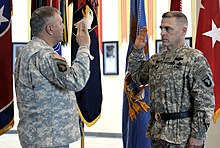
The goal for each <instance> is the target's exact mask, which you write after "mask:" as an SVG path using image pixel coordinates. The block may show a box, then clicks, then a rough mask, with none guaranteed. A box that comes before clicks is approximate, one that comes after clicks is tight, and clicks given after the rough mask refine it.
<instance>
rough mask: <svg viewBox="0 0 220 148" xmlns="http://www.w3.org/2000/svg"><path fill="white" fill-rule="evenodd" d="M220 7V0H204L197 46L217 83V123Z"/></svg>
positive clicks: (219, 112)
mask: <svg viewBox="0 0 220 148" xmlns="http://www.w3.org/2000/svg"><path fill="white" fill-rule="evenodd" d="M219 18H220V9H219V0H212V2H211V3H210V0H202V1H201V8H200V12H199V20H198V27H197V35H196V45H195V47H196V48H197V49H199V50H201V51H202V52H203V53H204V54H205V56H206V58H207V60H208V62H209V64H210V66H211V68H212V72H213V79H214V83H215V87H214V93H215V104H216V106H215V114H214V117H213V120H214V122H215V123H216V120H217V118H218V117H219V116H220V79H218V77H219V75H220V60H219V59H218V58H219V57H220V51H219V49H220V19H219Z"/></svg>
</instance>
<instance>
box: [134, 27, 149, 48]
mask: <svg viewBox="0 0 220 148" xmlns="http://www.w3.org/2000/svg"><path fill="white" fill-rule="evenodd" d="M146 36H147V27H146V26H144V27H143V28H142V29H141V30H140V33H139V35H138V36H137V37H136V40H135V43H134V46H135V47H136V48H138V49H142V48H144V46H145V45H146V43H147V41H146Z"/></svg>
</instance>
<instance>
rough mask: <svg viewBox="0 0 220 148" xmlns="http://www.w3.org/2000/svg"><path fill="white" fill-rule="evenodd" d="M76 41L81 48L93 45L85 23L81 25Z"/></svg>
mask: <svg viewBox="0 0 220 148" xmlns="http://www.w3.org/2000/svg"><path fill="white" fill-rule="evenodd" d="M76 41H77V43H78V44H79V46H90V44H91V41H90V36H89V32H88V29H87V28H86V25H85V23H84V22H83V21H81V22H80V23H79V26H78V29H77V34H76Z"/></svg>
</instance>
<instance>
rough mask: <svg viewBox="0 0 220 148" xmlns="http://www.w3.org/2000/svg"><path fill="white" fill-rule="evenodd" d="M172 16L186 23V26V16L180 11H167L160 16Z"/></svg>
mask: <svg viewBox="0 0 220 148" xmlns="http://www.w3.org/2000/svg"><path fill="white" fill-rule="evenodd" d="M172 17H175V18H176V19H177V20H178V22H180V23H182V24H184V25H186V27H188V20H187V17H186V15H185V14H183V13H182V12H180V11H168V12H165V13H164V14H163V15H162V18H172Z"/></svg>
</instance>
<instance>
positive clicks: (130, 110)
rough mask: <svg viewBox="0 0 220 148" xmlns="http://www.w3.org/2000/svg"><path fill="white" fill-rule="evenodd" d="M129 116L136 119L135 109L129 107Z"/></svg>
mask: <svg viewBox="0 0 220 148" xmlns="http://www.w3.org/2000/svg"><path fill="white" fill-rule="evenodd" d="M129 116H130V118H131V121H133V120H134V119H136V114H135V111H134V110H133V109H132V108H131V107H129Z"/></svg>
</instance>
